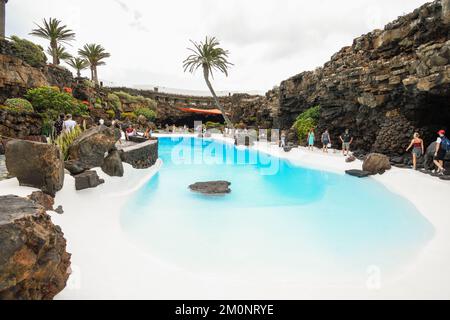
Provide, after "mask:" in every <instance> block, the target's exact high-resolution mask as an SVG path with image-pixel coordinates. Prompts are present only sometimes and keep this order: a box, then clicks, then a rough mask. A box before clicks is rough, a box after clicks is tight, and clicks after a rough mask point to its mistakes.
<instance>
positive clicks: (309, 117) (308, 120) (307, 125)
mask: <svg viewBox="0 0 450 320" xmlns="http://www.w3.org/2000/svg"><path fill="white" fill-rule="evenodd" d="M319 117H320V106H315V107H312V108H309V109H307V110H305V111H304V112H303V113H301V114H300V115H299V116H298V117H297V120H296V121H295V123H294V125H293V127H294V128H295V129H296V130H297V137H298V140H299V141H303V140H305V139H306V137H307V136H308V132H309V130H311V128H314V127H315V126H316V125H317V121H318V120H319Z"/></svg>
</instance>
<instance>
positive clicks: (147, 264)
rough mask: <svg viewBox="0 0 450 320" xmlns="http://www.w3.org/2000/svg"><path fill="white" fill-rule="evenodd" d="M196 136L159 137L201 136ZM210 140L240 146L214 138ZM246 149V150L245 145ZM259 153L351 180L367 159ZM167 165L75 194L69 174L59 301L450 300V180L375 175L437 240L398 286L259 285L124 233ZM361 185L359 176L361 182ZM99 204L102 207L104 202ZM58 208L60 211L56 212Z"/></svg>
mask: <svg viewBox="0 0 450 320" xmlns="http://www.w3.org/2000/svg"><path fill="white" fill-rule="evenodd" d="M195 136H196V135H193V134H168V135H165V134H164V135H163V134H161V135H155V137H173V138H176V137H195ZM211 139H215V140H219V141H223V142H227V143H234V141H233V140H232V139H230V138H225V137H223V136H222V135H217V134H214V135H213V136H212V138H211ZM244 148H245V147H244ZM252 148H254V149H256V150H260V151H262V152H265V153H268V154H271V155H274V156H277V157H280V158H283V159H286V160H289V161H290V162H291V163H293V164H295V165H299V166H303V167H309V168H313V169H318V170H324V171H330V172H334V173H339V174H344V172H345V170H348V169H360V168H361V164H362V163H361V161H358V160H357V161H355V162H353V163H346V162H345V158H344V157H343V156H342V154H340V153H333V151H331V152H330V153H329V154H324V153H322V151H321V150H318V149H316V150H315V151H308V150H306V149H305V148H295V149H293V150H292V151H290V152H284V151H283V150H282V149H281V148H279V147H278V146H276V145H273V144H265V143H264V144H261V143H257V144H256V145H255V146H253V147H252ZM162 165H163V163H162V161H161V160H158V161H157V163H156V164H155V165H154V166H153V167H151V168H148V169H143V170H136V169H133V168H132V167H131V166H130V165H128V164H124V167H125V173H124V177H122V178H117V177H109V176H107V175H106V174H104V173H103V172H102V171H101V169H99V168H97V169H96V171H97V172H98V174H99V176H100V177H101V178H103V179H105V184H102V185H100V186H99V187H97V188H95V189H88V190H83V191H78V192H77V191H75V186H74V184H75V181H74V178H73V177H71V176H70V175H66V179H65V184H64V188H63V190H61V191H60V192H58V193H57V196H56V198H55V205H63V208H64V211H65V212H64V214H63V215H58V214H56V213H51V216H52V221H53V222H54V223H55V224H57V225H60V226H61V228H62V230H63V232H64V233H65V237H66V239H67V249H68V251H69V252H70V253H72V270H71V271H72V275H71V277H70V278H69V281H68V285H67V287H66V288H65V289H64V290H63V291H62V292H61V293H60V294H59V295H58V296H57V299H346V298H352V299H365V298H368V299H415V298H423V299H448V298H450V288H449V284H450V272H449V271H448V270H450V233H449V232H448V230H450V209H448V207H446V204H445V200H446V199H448V195H449V194H450V182H448V181H442V180H439V179H437V178H435V177H431V176H429V175H425V174H423V173H420V172H416V171H413V170H409V169H399V168H393V169H392V170H390V171H388V172H387V173H385V174H384V175H378V176H372V177H370V178H367V179H375V180H376V181H378V182H380V183H381V184H383V185H384V186H386V187H387V188H388V189H389V190H390V191H391V192H394V193H396V194H398V195H400V196H402V197H404V198H406V199H408V200H409V201H410V202H411V203H412V204H413V205H414V206H415V207H416V208H417V209H418V210H419V212H421V213H422V215H423V216H424V217H425V218H426V219H428V221H430V223H431V224H432V225H433V226H434V228H435V235H434V237H433V239H432V240H431V241H430V242H429V243H427V244H426V245H425V246H424V248H422V250H421V252H420V254H419V255H418V256H417V258H416V261H414V263H411V264H410V265H409V266H408V267H407V268H406V269H405V270H404V271H403V272H402V273H401V276H400V277H399V278H397V279H395V280H393V281H392V280H389V282H388V283H383V282H381V287H380V288H379V289H371V290H369V289H368V288H367V287H366V286H365V284H361V286H356V287H355V286H353V287H352V286H349V287H336V286H333V285H332V284H331V285H330V286H327V287H320V288H318V287H314V286H313V285H311V286H310V284H307V283H303V284H291V283H284V284H280V283H272V282H271V281H270V279H267V282H265V283H256V284H255V283H253V282H249V281H246V279H242V280H241V281H236V280H230V279H224V278H218V277H216V276H214V275H202V274H193V273H191V272H187V271H185V270H183V269H181V268H178V267H176V266H173V265H170V264H168V263H165V262H164V261H161V260H159V259H158V258H156V257H153V256H151V255H149V254H147V253H145V252H144V250H142V249H140V248H138V247H137V246H136V245H135V244H134V243H133V242H132V241H131V240H130V239H129V238H128V236H127V235H126V234H125V233H124V232H123V231H122V229H121V226H120V214H121V208H122V207H123V206H124V205H125V203H126V201H127V199H129V197H130V196H131V195H132V194H133V193H135V192H136V191H138V190H139V189H140V188H141V187H143V186H144V185H145V184H146V183H147V182H148V181H149V179H151V177H153V176H154V175H155V174H156V173H157V172H158V171H159V169H160V168H161V166H162ZM355 179H357V178H355ZM35 190H36V189H33V188H28V187H20V186H19V184H18V181H17V179H8V180H4V181H0V195H7V194H15V195H18V196H26V195H29V194H30V193H31V192H32V191H35ZM99 200H100V201H99ZM55 207H56V206H55Z"/></svg>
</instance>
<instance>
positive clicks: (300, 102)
mask: <svg viewBox="0 0 450 320" xmlns="http://www.w3.org/2000/svg"><path fill="white" fill-rule="evenodd" d="M449 33H450V0H442V1H435V2H432V3H428V4H425V5H423V6H422V7H420V8H418V9H416V10H415V11H414V12H412V13H410V14H408V15H405V16H402V17H399V18H398V19H397V20H395V21H394V22H392V23H389V24H388V25H387V26H386V27H385V28H384V30H375V31H373V32H371V33H369V34H366V35H363V36H361V37H359V38H357V39H355V40H354V42H353V45H352V46H350V47H344V48H343V49H341V51H339V52H338V53H336V54H335V55H333V56H332V58H331V60H330V61H329V62H327V63H325V65H324V66H323V67H322V68H318V69H316V70H315V71H310V72H303V73H301V74H298V75H296V76H294V77H292V78H290V79H288V80H286V81H284V82H282V84H281V87H280V111H279V112H280V115H279V119H280V125H281V127H282V128H285V129H287V128H290V127H291V126H292V124H293V122H294V121H295V118H296V117H297V116H298V115H299V114H300V113H301V112H303V111H304V110H306V109H307V108H310V107H312V106H315V105H320V106H321V118H320V121H319V124H318V128H317V129H318V131H319V133H321V132H322V131H323V130H325V128H328V129H330V131H331V134H332V136H333V138H334V141H337V138H338V135H339V134H340V133H341V132H342V131H343V130H344V129H345V128H349V129H351V131H352V134H353V135H354V136H355V138H356V140H355V145H354V147H355V148H356V149H359V150H361V151H364V152H368V151H377V152H383V153H387V154H390V155H401V154H403V153H404V149H405V148H406V146H407V144H408V143H409V141H410V139H411V136H412V134H413V132H414V130H419V132H421V133H422V134H423V135H424V137H425V140H426V141H427V142H431V140H432V139H434V137H435V132H436V131H437V130H438V129H439V128H447V129H449V124H450V64H449V63H450V40H449V39H450V38H449Z"/></svg>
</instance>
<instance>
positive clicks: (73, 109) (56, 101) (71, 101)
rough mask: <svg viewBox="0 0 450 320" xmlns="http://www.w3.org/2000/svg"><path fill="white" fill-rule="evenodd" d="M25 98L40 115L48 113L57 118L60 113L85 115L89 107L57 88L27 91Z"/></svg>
mask: <svg viewBox="0 0 450 320" xmlns="http://www.w3.org/2000/svg"><path fill="white" fill-rule="evenodd" d="M25 97H26V98H27V99H28V100H29V101H30V102H31V104H32V105H33V107H34V110H35V111H36V112H39V113H48V114H50V115H52V116H54V117H55V118H56V116H57V115H58V114H59V113H66V114H67V113H70V114H72V115H83V114H85V113H86V112H87V110H88V109H87V106H85V105H84V104H83V103H81V102H80V101H78V100H77V99H75V98H74V97H73V96H72V95H70V94H69V93H66V92H61V91H60V90H59V89H58V88H57V87H40V88H35V89H30V90H28V91H27V93H26V95H25Z"/></svg>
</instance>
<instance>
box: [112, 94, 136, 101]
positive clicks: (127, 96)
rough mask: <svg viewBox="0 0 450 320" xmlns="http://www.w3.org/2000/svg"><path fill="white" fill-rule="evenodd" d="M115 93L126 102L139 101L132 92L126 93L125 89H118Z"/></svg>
mask: <svg viewBox="0 0 450 320" xmlns="http://www.w3.org/2000/svg"><path fill="white" fill-rule="evenodd" d="M114 94H115V95H116V96H118V97H119V98H120V100H122V101H123V102H125V103H136V102H137V100H136V99H135V97H134V96H132V95H131V94H129V93H126V92H124V91H117V92H114Z"/></svg>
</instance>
